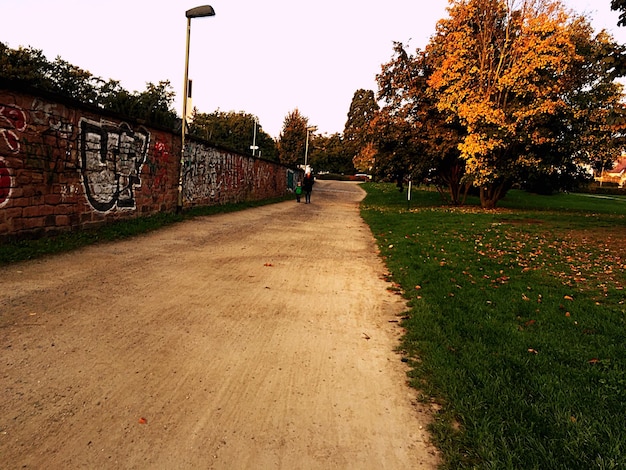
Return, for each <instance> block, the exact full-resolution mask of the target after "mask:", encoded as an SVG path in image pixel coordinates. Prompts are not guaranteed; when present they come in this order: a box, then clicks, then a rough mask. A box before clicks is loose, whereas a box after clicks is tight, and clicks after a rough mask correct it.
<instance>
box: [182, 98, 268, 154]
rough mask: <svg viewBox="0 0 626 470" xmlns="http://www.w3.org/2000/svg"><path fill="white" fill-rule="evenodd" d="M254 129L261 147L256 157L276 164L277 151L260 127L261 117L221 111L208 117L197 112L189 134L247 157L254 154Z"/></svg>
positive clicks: (195, 110)
mask: <svg viewBox="0 0 626 470" xmlns="http://www.w3.org/2000/svg"><path fill="white" fill-rule="evenodd" d="M255 126H256V145H257V146H258V147H259V150H257V151H256V152H255V156H257V157H262V158H264V159H267V160H273V161H276V160H277V158H278V152H277V150H276V143H275V142H274V139H272V137H271V136H270V135H269V134H267V133H266V132H265V131H263V128H262V127H261V126H260V125H259V124H258V118H257V117H256V116H253V115H252V114H248V113H244V112H242V111H240V112H237V113H236V112H234V111H229V112H223V111H220V110H217V111H215V112H213V113H209V114H206V113H199V112H198V110H197V109H194V112H193V119H192V123H191V126H190V133H191V134H192V135H195V136H197V137H200V138H202V139H205V140H208V141H210V142H212V143H214V144H217V145H221V146H223V147H226V148H229V149H232V150H236V151H237V152H239V153H242V154H244V155H251V154H252V150H251V149H250V146H251V145H252V144H253V142H254V141H255V136H254V133H255Z"/></svg>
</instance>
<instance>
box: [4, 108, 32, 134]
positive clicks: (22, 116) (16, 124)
mask: <svg viewBox="0 0 626 470" xmlns="http://www.w3.org/2000/svg"><path fill="white" fill-rule="evenodd" d="M0 118H1V119H2V120H3V121H6V122H7V123H9V124H10V125H11V127H13V128H14V129H16V130H18V131H20V132H23V131H24V130H26V113H24V111H22V110H21V109H18V108H12V107H10V106H0Z"/></svg>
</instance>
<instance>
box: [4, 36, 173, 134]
mask: <svg viewBox="0 0 626 470" xmlns="http://www.w3.org/2000/svg"><path fill="white" fill-rule="evenodd" d="M0 77H2V78H5V79H9V80H16V81H20V82H21V83H24V84H25V85H28V86H31V87H34V88H38V89H40V90H44V91H47V92H51V93H55V94H58V95H61V96H66V97H69V98H72V99H75V100H78V101H80V102H82V103H86V104H90V105H94V106H98V107H100V108H102V109H106V110H109V111H113V112H116V113H120V114H124V115H125V116H128V117H131V118H135V119H142V120H145V121H147V122H149V123H151V124H154V125H159V126H163V127H168V128H172V129H173V128H175V127H176V125H177V123H178V118H177V115H176V111H175V110H174V109H173V102H174V96H175V93H174V92H173V91H172V87H171V85H170V82H169V81H161V82H159V83H157V84H154V83H150V82H148V83H146V90H144V91H142V92H137V91H135V92H132V93H131V92H129V91H127V90H125V89H124V88H122V87H121V85H120V82H118V81H115V80H109V81H104V80H103V79H102V78H100V77H96V76H94V75H92V74H91V73H90V72H89V71H87V70H83V69H81V68H80V67H77V66H75V65H72V64H70V63H69V62H67V61H65V60H63V59H61V58H60V57H57V58H56V59H54V60H53V61H49V60H48V59H46V57H45V55H44V54H43V51H41V50H38V49H32V48H29V47H26V48H24V47H20V48H18V49H11V48H9V47H8V46H6V45H5V44H3V43H0Z"/></svg>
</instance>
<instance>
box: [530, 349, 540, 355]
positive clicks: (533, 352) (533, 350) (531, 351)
mask: <svg viewBox="0 0 626 470" xmlns="http://www.w3.org/2000/svg"><path fill="white" fill-rule="evenodd" d="M528 352H529V353H532V354H539V351H537V350H536V349H533V348H528Z"/></svg>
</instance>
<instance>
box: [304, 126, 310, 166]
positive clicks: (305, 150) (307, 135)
mask: <svg viewBox="0 0 626 470" xmlns="http://www.w3.org/2000/svg"><path fill="white" fill-rule="evenodd" d="M308 156H309V129H308V128H307V130H306V146H305V147H304V168H305V169H306V166H307V158H308Z"/></svg>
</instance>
